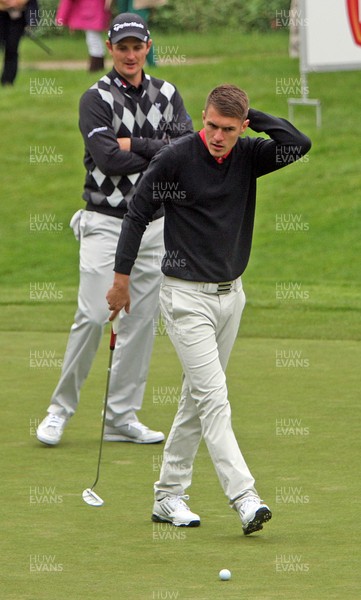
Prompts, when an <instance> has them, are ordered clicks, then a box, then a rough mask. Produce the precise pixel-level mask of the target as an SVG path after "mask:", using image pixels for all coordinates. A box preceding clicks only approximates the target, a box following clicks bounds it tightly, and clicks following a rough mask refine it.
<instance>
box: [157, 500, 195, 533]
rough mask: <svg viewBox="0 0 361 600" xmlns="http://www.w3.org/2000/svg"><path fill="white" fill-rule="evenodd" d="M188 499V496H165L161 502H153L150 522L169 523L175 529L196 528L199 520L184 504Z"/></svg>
mask: <svg viewBox="0 0 361 600" xmlns="http://www.w3.org/2000/svg"><path fill="white" fill-rule="evenodd" d="M188 499H189V496H165V498H162V499H161V500H155V502H154V506H153V514H152V521H154V522H155V523H171V524H172V525H175V527H198V526H199V525H200V524H201V520H200V518H199V516H198V515H196V514H195V513H192V511H191V509H190V508H189V506H187V504H186V503H185V502H184V500H188Z"/></svg>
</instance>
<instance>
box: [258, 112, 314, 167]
mask: <svg viewBox="0 0 361 600" xmlns="http://www.w3.org/2000/svg"><path fill="white" fill-rule="evenodd" d="M248 119H249V120H250V123H249V127H250V128H251V129H253V131H256V132H257V133H260V132H264V133H266V134H267V135H269V136H270V138H271V139H264V138H256V139H254V142H253V143H254V146H253V161H254V168H255V172H256V176H257V177H261V176H262V175H265V174H266V173H270V172H272V171H276V170H277V169H281V168H282V167H285V166H286V165H289V164H292V163H294V162H295V161H296V160H299V159H300V158H301V157H302V156H304V155H305V154H307V152H308V151H309V150H310V148H311V140H310V139H309V138H308V137H307V136H306V135H305V134H304V133H302V132H301V131H299V130H298V129H296V127H294V126H293V125H292V124H291V123H290V122H289V121H287V120H286V119H281V118H278V117H273V116H272V115H268V114H266V113H263V112H260V111H259V110H255V109H251V108H250V109H249V113H248Z"/></svg>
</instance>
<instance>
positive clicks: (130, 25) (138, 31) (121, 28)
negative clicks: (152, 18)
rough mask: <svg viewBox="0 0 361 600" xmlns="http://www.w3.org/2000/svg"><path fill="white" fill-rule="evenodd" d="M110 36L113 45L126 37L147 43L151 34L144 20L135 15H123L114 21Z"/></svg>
mask: <svg viewBox="0 0 361 600" xmlns="http://www.w3.org/2000/svg"><path fill="white" fill-rule="evenodd" d="M108 36H109V39H110V41H111V42H112V43H113V44H116V43H117V42H119V41H120V40H122V39H124V38H126V37H136V38H138V39H140V40H141V41H142V42H147V41H148V40H149V38H150V33H149V31H148V27H147V23H146V22H145V21H144V19H142V18H141V17H139V16H138V15H136V14H134V13H122V14H120V15H118V16H117V17H115V19H114V20H113V22H112V24H111V26H110V30H109V33H108Z"/></svg>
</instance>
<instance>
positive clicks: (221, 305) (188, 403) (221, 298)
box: [154, 277, 257, 503]
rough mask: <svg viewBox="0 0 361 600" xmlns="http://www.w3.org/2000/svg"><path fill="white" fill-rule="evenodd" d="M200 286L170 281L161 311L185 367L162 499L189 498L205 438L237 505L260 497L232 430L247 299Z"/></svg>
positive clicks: (159, 489)
mask: <svg viewBox="0 0 361 600" xmlns="http://www.w3.org/2000/svg"><path fill="white" fill-rule="evenodd" d="M196 286H197V284H196V283H194V282H184V281H182V280H180V279H175V278H170V277H165V278H164V280H163V282H162V285H161V291H160V307H161V312H162V315H163V317H164V319H165V322H166V326H167V331H168V335H169V337H170V339H171V341H172V343H173V345H174V347H175V350H176V352H177V354H178V357H179V360H180V362H181V364H182V367H183V373H184V376H183V386H182V392H181V398H180V401H179V406H178V411H177V414H176V416H175V419H174V422H173V425H172V428H171V431H170V433H169V436H168V439H167V442H166V445H165V448H164V454H163V463H162V468H161V472H160V478H159V481H157V482H156V483H155V486H154V487H155V493H156V497H158V498H160V497H161V496H164V493H167V494H180V495H182V494H184V491H185V490H186V489H187V488H188V487H189V486H190V484H191V480H192V470H193V461H194V458H195V455H196V453H197V450H198V446H199V443H200V441H201V438H202V437H203V438H204V440H205V443H206V445H207V448H208V451H209V454H210V456H211V459H212V462H213V464H214V467H215V470H216V472H217V475H218V478H219V481H220V483H221V486H222V488H223V490H224V493H225V495H226V496H227V498H228V499H229V501H230V503H232V502H233V501H234V500H235V499H236V498H238V497H240V496H242V495H243V494H248V493H257V492H256V490H255V488H254V479H253V477H252V475H251V473H250V471H249V469H248V467H247V464H246V462H245V460H244V458H243V456H242V453H241V451H240V449H239V446H238V443H237V440H236V437H235V435H234V432H233V429H232V424H231V408H230V404H229V401H228V392H227V385H226V377H225V369H226V366H227V362H228V358H229V355H230V352H231V349H232V346H233V344H234V341H235V339H236V336H237V333H238V328H239V323H240V319H241V315H242V311H243V308H244V305H245V295H244V292H243V289H242V282H241V279H240V278H239V279H238V280H236V282H235V284H234V289H233V290H232V291H230V292H229V293H227V294H224V295H217V294H215V293H206V292H204V291H198V290H197V289H194V288H195V287H196Z"/></svg>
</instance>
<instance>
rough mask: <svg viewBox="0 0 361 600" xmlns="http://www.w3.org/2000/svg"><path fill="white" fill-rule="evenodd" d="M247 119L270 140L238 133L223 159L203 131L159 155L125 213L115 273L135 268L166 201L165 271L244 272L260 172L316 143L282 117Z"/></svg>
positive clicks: (211, 276) (219, 276)
mask: <svg viewBox="0 0 361 600" xmlns="http://www.w3.org/2000/svg"><path fill="white" fill-rule="evenodd" d="M248 119H250V124H249V127H250V128H251V129H253V130H254V131H255V132H265V133H266V134H267V135H268V136H269V137H270V139H266V138H262V137H244V138H239V139H238V140H237V143H236V145H235V146H234V147H233V149H232V151H231V153H230V154H229V155H228V157H227V158H226V159H225V160H224V161H223V162H222V163H221V164H220V163H219V162H217V161H216V160H215V159H214V157H213V156H211V154H210V153H209V151H208V149H207V148H206V146H205V145H204V143H203V141H202V139H201V137H200V135H199V133H194V134H192V135H189V136H186V137H184V138H181V139H179V140H177V141H175V142H174V143H173V144H172V145H170V146H166V147H164V148H163V149H162V150H160V151H159V152H158V153H157V154H156V156H155V157H154V158H153V159H152V161H151V163H150V165H149V167H148V170H147V172H146V174H145V175H144V176H143V178H142V180H141V182H140V184H139V186H138V189H137V192H136V194H135V196H134V197H133V199H132V200H131V202H130V204H129V207H128V213H127V215H126V217H125V219H124V223H123V228H122V232H121V235H120V238H119V243H118V248H117V253H116V260H115V269H114V270H115V271H116V272H117V273H123V274H129V273H130V271H131V269H132V266H133V263H134V261H135V258H136V256H137V252H138V248H139V244H140V241H141V238H142V235H143V232H144V230H145V228H146V226H147V225H148V223H149V222H150V221H151V220H152V215H153V214H154V213H155V211H157V210H158V209H159V208H160V206H161V205H162V204H163V205H164V210H165V225H164V242H165V249H166V253H165V256H164V258H163V262H162V271H163V273H164V274H165V275H168V276H170V277H177V278H180V279H186V280H190V281H202V282H213V283H215V282H221V281H231V280H234V279H236V278H237V277H239V276H240V275H242V273H243V271H244V270H245V268H246V266H247V263H248V260H249V256H250V251H251V244H252V234H253V224H254V214H255V205H256V181H257V178H258V177H261V176H262V175H266V174H267V173H270V172H272V171H276V170H278V169H280V168H282V167H284V166H286V165H288V164H291V163H293V162H295V161H296V160H298V159H300V158H301V157H302V156H303V155H304V154H306V153H307V152H308V150H309V149H310V147H311V141H310V140H309V138H308V137H307V136H306V135H304V134H303V133H301V132H300V131H298V130H297V129H296V128H295V127H294V126H293V125H291V123H289V122H288V121H286V120H285V119H281V118H277V117H273V116H271V115H268V114H266V113H263V112H260V111H258V110H254V109H250V110H249V114H248Z"/></svg>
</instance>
